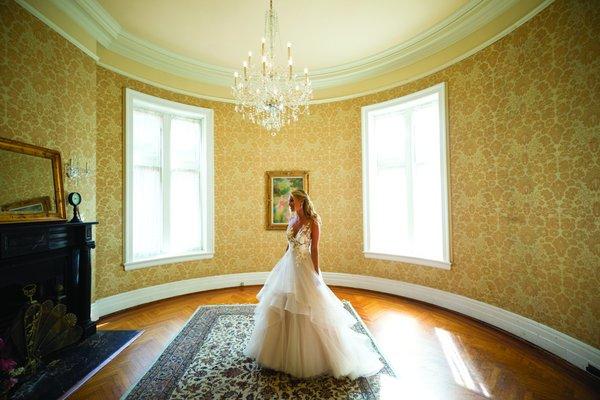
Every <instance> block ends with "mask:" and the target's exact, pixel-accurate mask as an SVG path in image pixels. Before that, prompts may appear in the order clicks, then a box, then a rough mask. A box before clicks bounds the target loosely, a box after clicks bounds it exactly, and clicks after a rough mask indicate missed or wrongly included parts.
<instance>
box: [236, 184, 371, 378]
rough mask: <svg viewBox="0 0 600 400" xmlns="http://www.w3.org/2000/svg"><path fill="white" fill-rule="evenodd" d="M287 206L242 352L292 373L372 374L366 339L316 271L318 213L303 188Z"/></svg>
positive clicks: (309, 375)
mask: <svg viewBox="0 0 600 400" xmlns="http://www.w3.org/2000/svg"><path fill="white" fill-rule="evenodd" d="M289 206H290V209H291V210H292V211H293V216H292V218H290V221H289V224H288V228H287V231H286V236H287V240H288V247H287V249H286V252H285V255H284V256H283V257H282V258H281V259H280V260H279V261H278V262H277V264H276V265H275V267H274V268H273V270H272V271H271V273H270V274H269V276H268V278H267V281H266V282H265V285H264V286H263V288H262V289H261V290H260V292H259V293H258V294H257V296H256V297H257V298H258V300H259V303H258V305H257V306H256V310H255V312H254V319H255V322H254V330H253V332H252V335H251V337H250V340H249V342H248V344H247V345H246V348H245V349H244V354H245V355H246V356H248V357H251V358H254V359H255V360H256V361H257V362H258V364H260V365H262V366H264V367H267V368H270V369H274V370H278V371H282V372H286V373H288V374H290V375H292V376H294V377H297V378H310V377H314V376H317V375H323V374H330V375H333V376H334V377H336V378H341V377H345V376H347V377H349V378H350V379H356V378H357V377H359V376H369V375H373V374H376V373H377V372H379V370H380V369H381V368H382V367H383V364H382V363H381V361H379V356H378V354H377V353H376V352H374V351H373V350H372V348H371V345H370V341H369V338H368V337H367V336H365V335H363V334H360V333H357V332H355V331H354V330H352V329H351V327H352V326H353V325H354V324H355V323H356V320H355V319H354V317H353V316H352V314H350V313H349V312H348V311H347V310H346V309H345V308H344V306H343V304H342V302H341V301H340V300H339V299H338V298H337V297H336V296H335V294H334V293H333V292H332V291H331V290H330V289H329V288H328V287H327V285H326V284H325V282H324V281H323V277H322V276H321V273H320V270H319V236H320V230H321V229H320V228H321V218H320V217H319V215H318V214H317V213H316V212H315V210H314V207H313V204H312V201H311V200H310V198H309V197H308V194H307V193H306V192H305V191H303V190H294V191H293V192H292V193H291V196H290V198H289Z"/></svg>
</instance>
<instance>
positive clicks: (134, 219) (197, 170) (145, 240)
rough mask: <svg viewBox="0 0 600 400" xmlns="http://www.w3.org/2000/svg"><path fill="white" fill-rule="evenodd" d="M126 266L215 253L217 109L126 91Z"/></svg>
mask: <svg viewBox="0 0 600 400" xmlns="http://www.w3.org/2000/svg"><path fill="white" fill-rule="evenodd" d="M125 112H126V121H125V148H126V150H125V151H126V153H125V160H126V171H125V269H126V270H129V269H136V268H143V267H149V266H152V265H160V264H167V263H173V262H180V261H187V260H196V259H202V258H211V257H212V256H213V238H214V228H213V215H214V204H213V202H214V199H213V138H212V135H213V113H212V110H209V109H205V108H200V107H194V106H189V105H185V104H180V103H175V102H172V101H168V100H164V99H160V98H158V97H153V96H149V95H146V94H143V93H139V92H136V91H134V90H131V89H126V91H125Z"/></svg>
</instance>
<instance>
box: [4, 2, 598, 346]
mask: <svg viewBox="0 0 600 400" xmlns="http://www.w3.org/2000/svg"><path fill="white" fill-rule="evenodd" d="M0 2H1V3H0V4H2V18H3V21H0V22H2V25H3V26H4V25H6V24H7V22H6V20H8V21H9V23H8V25H9V26H8V27H7V28H3V29H2V32H3V35H6V34H10V35H11V36H14V38H13V37H11V41H14V40H16V43H17V45H15V46H11V47H10V48H9V49H2V51H3V53H2V54H6V52H8V53H9V55H10V56H9V59H10V62H11V65H10V67H7V65H6V64H5V65H3V66H2V68H3V70H2V71H3V72H2V74H1V75H2V78H1V79H2V80H3V81H2V86H3V87H7V88H8V93H10V97H8V96H3V97H2V98H3V99H6V98H10V99H11V101H10V102H7V101H5V100H3V101H4V104H3V106H4V108H3V114H2V124H1V128H2V132H3V134H5V133H4V132H6V131H8V133H9V135H11V136H10V137H14V138H16V139H20V140H24V141H29V142H33V143H36V144H42V145H47V146H48V147H53V148H59V149H61V150H62V151H64V152H68V151H69V150H70V149H71V148H76V149H77V150H78V151H80V152H81V155H82V156H86V157H88V158H89V159H93V158H94V157H97V166H96V168H97V174H96V182H95V184H96V186H97V191H96V192H97V194H96V202H97V210H96V212H97V218H98V220H99V222H100V225H99V226H98V229H97V243H98V247H97V249H96V252H95V254H96V258H97V262H96V269H95V277H96V284H95V289H96V294H95V298H103V297H106V296H111V295H114V294H117V293H122V292H125V291H129V290H133V289H138V288H142V287H147V286H151V285H157V284H162V283H166V282H172V281H177V280H182V279H189V278H195V277H203V276H210V275H220V274H229V273H239V272H252V271H265V270H269V269H270V268H272V266H273V265H274V264H275V263H276V262H277V260H278V259H279V258H280V257H281V256H282V255H283V252H284V250H285V245H286V241H285V234H284V233H283V232H282V231H267V230H265V228H264V220H265V218H264V209H265V201H266V199H265V189H264V188H265V171H268V170H280V169H283V170H284V169H296V170H308V171H310V180H311V195H312V197H313V199H314V202H315V205H316V208H317V211H319V212H320V213H321V215H322V217H323V221H324V225H323V231H322V241H321V243H322V248H321V257H322V259H321V267H322V269H323V270H324V271H334V272H347V273H353V274H366V275H372V276H378V277H385V278H391V279H397V280H401V281H405V282H411V283H415V284H420V285H424V286H429V287H433V288H437V289H441V290H446V291H449V292H453V293H457V294H460V295H463V296H466V297H469V298H472V299H476V300H480V301H483V302H486V303H489V304H492V305H495V306H498V307H501V308H503V309H505V310H508V311H512V312H515V313H517V314H520V315H523V316H525V317H528V318H531V319H533V320H536V321H539V322H540V323H543V324H546V325H548V326H551V327H553V328H555V329H557V330H559V331H561V332H564V333H566V334H568V335H571V336H573V337H575V338H578V339H580V340H582V341H584V342H587V343H589V344H591V345H593V346H596V347H600V297H599V295H598V290H597V288H598V287H600V222H598V221H600V194H599V191H600V166H599V163H600V161H599V158H598V155H597V154H598V153H599V151H600V99H599V98H598V96H597V93H600V81H599V80H598V78H597V77H598V76H599V73H600V57H599V48H598V41H597V37H600V32H599V31H600V8H598V7H597V2H595V1H594V0H588V1H584V0H580V1H579V0H578V1H575V0H572V1H571V0H569V1H567V0H564V1H556V2H555V3H553V4H552V5H551V6H549V7H548V8H547V9H545V10H544V11H542V12H541V13H540V14H539V15H537V16H536V17H534V18H533V19H532V20H530V21H529V22H527V23H526V24H524V25H523V26H522V27H520V28H519V29H517V30H516V31H514V32H512V33H511V34H509V35H508V36H506V37H505V38H503V39H501V40H500V41H498V42H496V43H494V44H493V45H491V46H489V47H487V48H485V49H484V50H482V51H480V52H478V53H477V54H475V55H473V56H471V57H469V58H467V59H465V60H463V61H462V62H460V63H457V64H455V65H453V66H451V67H449V68H446V69H444V70H442V71H440V72H438V73H435V74H433V75H430V76H428V77H426V78H423V79H420V80H418V81H415V82H412V83H409V84H407V85H403V86H400V87H397V88H394V89H391V90H387V91H384V92H380V93H377V94H374V95H369V96H365V97H361V98H357V99H351V100H347V101H342V102H336V103H328V104H321V105H314V106H312V107H311V115H310V116H307V117H304V118H302V120H301V121H299V122H298V123H296V124H295V125H293V126H291V127H290V128H287V129H285V130H284V131H282V132H281V133H280V134H279V135H278V136H276V137H271V136H270V134H268V133H267V132H264V131H262V130H260V129H258V128H257V127H255V126H253V125H250V124H248V123H245V122H244V121H243V120H242V119H241V117H240V116H239V115H238V114H236V113H235V112H234V111H233V107H232V105H230V104H225V103H216V102H210V101H204V100H200V99H197V98H193V97H188V96H184V95H180V94H176V93H172V92H169V91H165V90H162V89H158V88H155V87H152V86H150V85H146V84H144V83H141V82H137V81H135V80H131V79H128V78H126V77H124V76H121V75H118V74H116V73H113V72H111V71H108V70H106V69H103V68H101V67H96V66H95V65H94V64H93V61H91V60H89V59H87V58H85V56H84V55H83V54H81V53H80V52H79V51H78V50H76V49H75V48H74V47H73V46H71V45H69V44H67V43H66V41H65V40H64V39H62V38H60V37H59V36H58V35H56V34H52V35H51V34H48V29H47V28H45V27H44V26H43V25H42V24H41V23H40V22H39V21H37V20H35V19H34V18H32V17H31V16H28V14H27V13H26V12H24V11H22V10H20V9H19V8H18V7H17V6H14V5H12V3H10V4H8V6H7V2H6V1H5V0H0ZM7 16H8V17H9V18H7ZM16 17H19V18H16ZM3 39H5V38H3ZM3 43H4V44H3V45H4V46H6V43H8V41H7V40H3ZM48 49H50V50H48ZM40 59H41V60H42V61H41V62H40ZM64 65H67V66H68V70H69V71H70V72H71V77H72V79H68V80H67V79H66V78H65V75H66V73H65V70H66V68H65V67H64ZM7 68H8V70H9V72H10V75H9V76H8V77H5V73H4V70H6V69H7ZM17 72H18V73H17ZM42 72H43V74H42ZM439 82H446V83H447V90H448V106H449V113H448V114H449V147H450V154H449V159H450V188H451V199H450V206H451V218H452V227H453V231H452V254H453V266H452V269H451V270H449V271H447V270H441V269H436V268H430V267H424V266H416V265H408V264H403V263H398V262H392V261H383V260H373V259H365V258H364V257H363V255H362V197H361V191H362V188H361V186H362V184H361V132H360V107H362V106H364V105H367V104H373V103H377V102H380V101H384V100H388V99H392V98H396V97H399V96H402V95H405V94H408V93H412V92H414V91H418V90H420V89H423V88H426V87H429V86H432V85H434V84H437V83H439ZM124 87H131V88H133V89H135V90H139V91H142V92H145V93H149V94H152V95H157V96H160V97H163V98H167V99H170V100H175V101H179V102H183V103H188V104H194V105H199V106H202V107H208V108H212V109H214V111H215V201H216V204H215V212H216V216H215V221H216V226H215V232H216V242H215V252H216V255H215V258H213V259H211V260H202V261H198V262H186V263H179V264H173V265H165V266H158V267H151V268H144V269H140V270H134V271H127V272H126V271H124V270H123V267H122V265H121V264H122V248H123V237H122V236H123V235H122V232H123V225H122V223H123V196H122V193H123V180H122V170H123V159H122V154H123V140H122V138H123V130H122V118H123V110H122V99H123V88H124ZM84 89H85V90H84ZM90 93H96V98H95V99H90V97H91V96H90ZM94 102H95V103H96V105H95V108H94ZM7 103H10V105H8V104H7ZM4 110H8V111H4ZM56 110H58V111H56ZM57 115H58V116H59V117H60V118H56V116H57ZM96 115H97V125H96ZM94 126H97V127H96V130H97V139H95V138H94ZM40 132H43V133H40ZM94 152H95V155H94V154H93V153H94ZM92 188H93V184H89V185H85V190H88V192H86V193H87V195H86V193H84V196H86V197H88V198H91V199H92V200H91V201H89V202H88V203H87V205H86V206H87V207H90V206H91V203H92V202H93V193H94V190H93V189H92ZM78 189H79V191H81V192H84V189H82V188H78ZM88 210H89V208H88ZM88 212H89V211H88Z"/></svg>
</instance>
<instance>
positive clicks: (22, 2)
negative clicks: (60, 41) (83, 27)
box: [15, 0, 100, 62]
mask: <svg viewBox="0 0 600 400" xmlns="http://www.w3.org/2000/svg"><path fill="white" fill-rule="evenodd" d="M15 1H16V3H17V4H18V5H20V6H21V7H23V8H24V9H25V10H27V11H28V12H29V13H30V14H31V15H33V16H34V17H36V18H37V19H39V20H40V21H42V22H43V23H44V24H46V25H48V26H49V27H50V28H52V30H54V31H55V32H56V33H58V34H59V35H61V36H62V37H64V38H65V39H67V40H68V41H69V42H71V43H72V44H73V45H74V46H75V47H77V48H78V49H79V50H81V51H83V52H84V53H85V54H87V55H88V56H89V57H91V58H92V59H93V60H94V61H96V62H98V60H99V59H100V57H98V55H97V54H96V53H95V52H94V51H93V50H91V49H89V48H88V47H87V46H85V45H84V44H83V43H82V42H81V41H80V40H78V39H76V38H75V37H74V36H72V35H70V34H69V33H67V32H66V31H65V30H64V29H62V28H61V27H60V26H59V25H58V24H56V23H54V22H53V21H52V20H51V19H50V18H48V17H46V15H44V13H42V12H41V11H39V10H38V9H37V8H35V7H33V6H32V5H30V4H29V3H27V0H15Z"/></svg>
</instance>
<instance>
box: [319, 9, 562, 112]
mask: <svg viewBox="0 0 600 400" xmlns="http://www.w3.org/2000/svg"><path fill="white" fill-rule="evenodd" d="M553 2H554V0H545V1H543V2H542V3H540V4H539V5H538V6H537V7H536V8H534V9H533V10H531V11H530V12H529V13H527V14H526V15H524V16H523V17H522V18H520V19H519V20H518V21H516V22H515V23H514V24H511V25H510V26H508V27H507V28H506V29H504V30H503V31H501V32H499V33H498V34H497V35H495V36H493V37H491V38H490V39H488V40H486V41H485V42H483V43H481V44H480V45H479V46H476V47H473V48H472V49H471V50H469V51H467V52H466V53H463V54H461V55H460V56H458V57H455V58H453V59H451V60H449V61H448V62H446V63H444V64H441V65H438V66H437V67H435V68H431V69H428V70H425V71H423V72H422V73H420V74H417V75H413V76H411V77H410V78H407V79H401V80H394V81H392V82H390V83H387V84H385V85H380V86H376V87H373V88H372V89H369V90H363V91H359V92H353V93H352V94H348V95H344V96H337V97H326V98H323V99H318V100H312V101H311V102H310V104H323V103H332V102H336V101H344V100H349V99H354V98H357V97H363V96H368V95H371V94H375V93H378V92H382V91H384V90H389V89H393V88H395V87H398V86H402V85H406V84H407V83H410V82H414V81H417V80H419V79H422V78H424V77H426V76H429V75H431V74H434V73H436V72H439V71H442V70H444V69H446V68H448V67H450V66H452V65H454V64H456V63H458V62H460V61H462V60H464V59H465V58H468V57H471V56H472V55H474V54H476V53H478V52H479V51H481V50H483V49H484V48H486V47H488V46H490V45H492V44H493V43H495V42H497V41H498V40H500V39H502V38H503V37H504V36H506V35H508V34H509V33H511V32H512V31H514V30H516V29H517V28H519V27H520V26H521V25H523V24H524V23H525V22H527V21H529V20H530V19H531V18H533V17H534V16H536V15H537V14H538V13H539V12H541V11H542V10H543V9H545V8H546V7H548V6H549V5H550V4H552V3H553Z"/></svg>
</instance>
